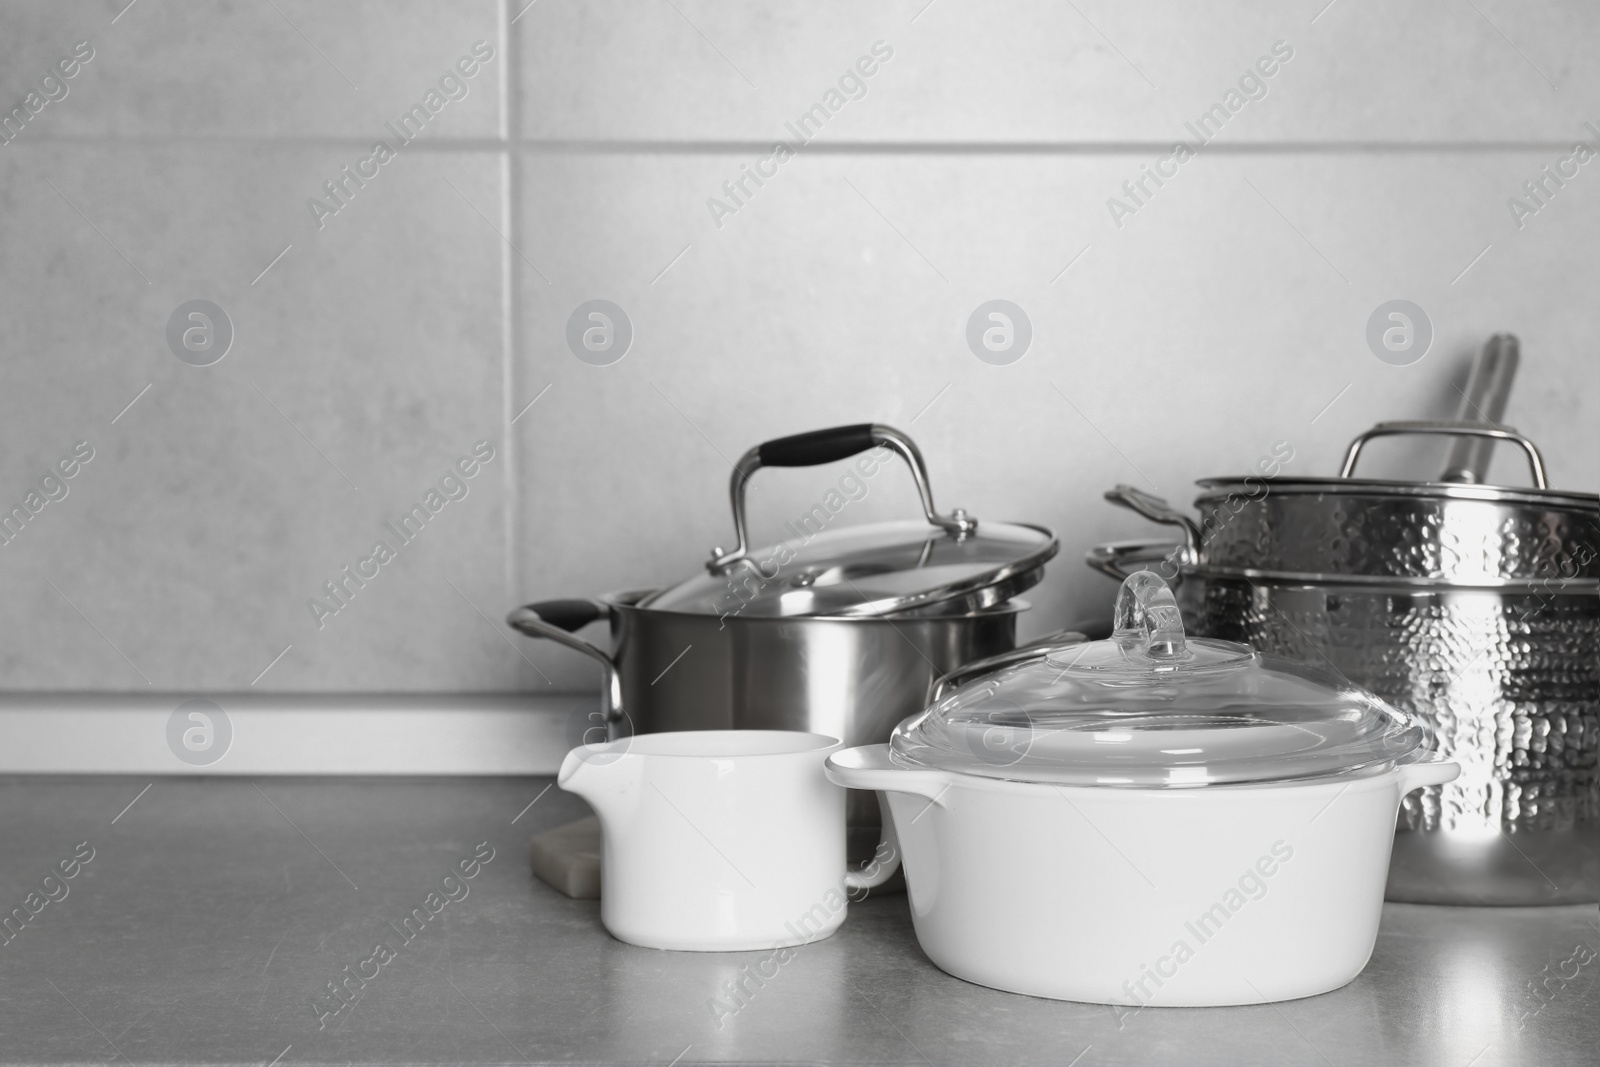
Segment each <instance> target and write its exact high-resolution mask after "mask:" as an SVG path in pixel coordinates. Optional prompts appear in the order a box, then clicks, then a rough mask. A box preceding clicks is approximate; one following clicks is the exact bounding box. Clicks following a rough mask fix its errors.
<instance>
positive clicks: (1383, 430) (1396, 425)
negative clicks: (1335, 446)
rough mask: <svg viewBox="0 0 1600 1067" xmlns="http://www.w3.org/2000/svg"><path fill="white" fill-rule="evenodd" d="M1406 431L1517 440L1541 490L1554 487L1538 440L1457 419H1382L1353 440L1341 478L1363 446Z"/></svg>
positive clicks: (1347, 473)
mask: <svg viewBox="0 0 1600 1067" xmlns="http://www.w3.org/2000/svg"><path fill="white" fill-rule="evenodd" d="M1406 434H1424V435H1430V434H1431V435H1435V436H1443V437H1487V438H1490V439H1492V440H1495V441H1514V442H1516V443H1517V444H1518V445H1521V446H1522V451H1523V452H1525V453H1527V455H1528V466H1529V468H1530V469H1531V470H1532V471H1533V484H1534V487H1535V488H1538V489H1548V488H1550V486H1549V485H1548V484H1547V483H1546V481H1545V474H1544V457H1543V456H1541V455H1540V454H1539V449H1538V447H1537V446H1535V445H1534V443H1533V442H1532V441H1530V440H1528V439H1527V438H1526V437H1524V436H1522V435H1521V434H1520V433H1518V432H1517V431H1515V430H1510V429H1497V428H1496V427H1493V426H1487V425H1485V424H1483V423H1481V422H1457V421H1450V420H1443V419H1441V420H1437V421H1422V422H1380V423H1378V425H1376V426H1374V427H1373V428H1372V429H1370V430H1368V431H1367V432H1366V433H1363V434H1361V435H1360V436H1359V437H1357V438H1356V439H1355V440H1354V441H1351V442H1350V450H1349V451H1348V452H1346V453H1345V456H1344V467H1343V468H1342V469H1340V471H1339V477H1341V478H1349V477H1351V476H1353V475H1354V474H1355V470H1356V459H1357V457H1359V456H1360V455H1361V449H1362V446H1364V445H1365V444H1366V443H1367V442H1368V441H1370V440H1372V439H1373V438H1375V437H1395V436H1401V435H1406Z"/></svg>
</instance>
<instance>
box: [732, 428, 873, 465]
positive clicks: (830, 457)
mask: <svg viewBox="0 0 1600 1067" xmlns="http://www.w3.org/2000/svg"><path fill="white" fill-rule="evenodd" d="M877 443H878V442H877V441H875V440H873V437H872V423H870V422H858V423H856V424H855V425H854V426H834V427H832V428H831V429H827V430H811V431H809V432H807V433H797V434H795V435H794V436H792V437H779V438H776V439H774V440H771V441H764V442H762V443H761V444H759V445H757V446H756V456H757V458H759V459H760V460H761V465H762V466H763V467H815V466H818V465H819V464H822V463H833V462H834V461H836V460H841V459H848V458H849V457H850V456H853V455H856V454H857V453H858V452H865V451H866V450H867V449H869V448H872V447H873V446H874V445H876V444H877Z"/></svg>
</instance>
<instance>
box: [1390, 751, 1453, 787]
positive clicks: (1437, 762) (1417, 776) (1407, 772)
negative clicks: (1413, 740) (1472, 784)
mask: <svg viewBox="0 0 1600 1067" xmlns="http://www.w3.org/2000/svg"><path fill="white" fill-rule="evenodd" d="M1459 777H1461V764H1459V763H1457V762H1455V761H1454V760H1447V759H1441V758H1440V757H1438V756H1436V755H1429V756H1427V757H1425V758H1423V759H1420V760H1418V761H1417V762H1415V763H1406V764H1402V765H1401V766H1400V795H1401V796H1405V795H1406V794H1407V793H1409V792H1411V791H1412V790H1413V789H1421V788H1422V787H1423V786H1425V785H1444V784H1445V783H1446V782H1453V781H1455V780H1456V779H1457V778H1459Z"/></svg>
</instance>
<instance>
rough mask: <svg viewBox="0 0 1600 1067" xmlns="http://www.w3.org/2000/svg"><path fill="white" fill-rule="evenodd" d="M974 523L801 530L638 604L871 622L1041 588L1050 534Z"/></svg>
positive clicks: (1052, 545)
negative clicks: (879, 617) (869, 618)
mask: <svg viewBox="0 0 1600 1067" xmlns="http://www.w3.org/2000/svg"><path fill="white" fill-rule="evenodd" d="M963 517H964V516H963ZM968 522H969V524H970V525H969V528H967V529H949V528H946V527H943V526H936V525H933V524H932V523H929V522H923V521H918V520H905V521H900V522H881V523H873V524H871V525H867V526H855V527H848V528H843V529H838V530H825V531H822V532H820V533H815V534H811V533H809V531H801V532H800V533H797V534H796V536H794V537H793V538H791V539H790V540H787V541H780V542H778V543H777V544H775V545H768V546H767V547H765V548H758V549H755V550H753V551H750V552H747V553H744V554H742V555H740V556H739V557H738V558H735V559H730V560H728V561H726V562H721V561H714V562H713V565H712V566H710V567H709V568H708V569H707V571H706V572H704V573H701V574H698V575H695V576H694V577H692V578H690V579H688V580H687V581H684V582H681V583H679V584H678V585H675V586H672V587H670V588H668V589H664V590H662V591H661V592H659V593H657V594H655V595H654V596H652V597H650V598H649V599H648V600H647V601H645V602H644V603H642V604H641V605H640V606H641V607H649V608H655V609H659V610H665V611H685V612H694V613H697V614H711V615H736V616H741V617H746V618H749V617H762V616H766V617H790V616H798V615H832V616H860V615H867V616H871V615H885V614H890V613H898V612H906V611H911V610H914V609H917V608H922V607H931V606H933V605H936V604H942V603H945V602H948V601H953V600H956V599H958V598H962V597H972V598H973V602H972V603H970V604H968V605H967V608H968V609H973V608H977V607H986V606H988V605H991V604H998V603H1000V602H1001V601H1004V600H1009V599H1010V598H1011V597H1013V596H1015V595H1017V594H1018V593H1020V592H1022V591H1023V590H1024V589H1027V588H1029V587H1030V586H1032V585H1034V584H1036V583H1037V582H1038V581H1039V579H1040V578H1041V577H1042V576H1043V573H1044V570H1043V568H1044V564H1045V561H1046V560H1048V559H1049V558H1050V557H1051V556H1053V555H1055V553H1056V547H1057V541H1056V537H1055V535H1054V534H1053V533H1051V532H1050V531H1049V530H1047V529H1045V528H1043V527H1040V526H1030V525H1026V524H1023V523H1007V522H989V521H987V520H985V521H983V522H977V521H975V520H968Z"/></svg>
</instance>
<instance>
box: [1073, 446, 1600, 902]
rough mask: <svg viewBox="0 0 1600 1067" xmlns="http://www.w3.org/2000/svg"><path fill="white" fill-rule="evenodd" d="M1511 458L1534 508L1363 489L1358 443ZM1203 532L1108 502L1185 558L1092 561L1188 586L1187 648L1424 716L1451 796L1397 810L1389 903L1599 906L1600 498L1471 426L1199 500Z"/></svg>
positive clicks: (1132, 497)
mask: <svg viewBox="0 0 1600 1067" xmlns="http://www.w3.org/2000/svg"><path fill="white" fill-rule="evenodd" d="M1418 433H1420V434H1439V435H1450V436H1461V435H1468V436H1472V437H1476V438H1480V439H1487V440H1489V441H1491V442H1492V441H1502V442H1509V443H1513V444H1516V445H1518V446H1519V447H1521V448H1522V450H1523V452H1524V453H1525V454H1526V456H1527V458H1528V462H1529V466H1530V470H1531V474H1532V481H1533V483H1534V484H1533V487H1532V488H1512V487H1506V486H1489V485H1480V484H1468V483H1454V482H1443V481H1441V482H1401V481H1379V480H1373V479H1360V478H1357V477H1356V476H1355V468H1356V462H1357V459H1358V457H1359V456H1360V454H1361V451H1362V448H1363V446H1364V445H1365V444H1366V442H1367V441H1369V440H1371V439H1372V438H1374V437H1381V436H1388V435H1393V434H1418ZM1199 484H1200V486H1201V487H1202V489H1203V492H1201V494H1200V496H1199V497H1198V498H1197V499H1196V501H1195V505H1196V507H1197V508H1198V509H1199V511H1200V513H1201V515H1202V516H1203V518H1202V519H1201V521H1199V522H1196V521H1195V520H1194V519H1192V518H1190V517H1189V516H1187V515H1185V514H1182V513H1180V512H1176V511H1174V510H1173V509H1171V508H1169V507H1167V506H1166V504H1165V503H1164V502H1162V501H1160V500H1158V499H1156V498H1154V497H1150V496H1148V495H1146V494H1143V493H1140V492H1139V491H1138V490H1135V489H1132V488H1131V487H1127V486H1121V487H1118V488H1117V489H1115V490H1113V491H1111V492H1109V493H1107V494H1106V496H1107V498H1108V499H1110V500H1112V501H1114V502H1116V503H1119V504H1122V505H1123V506H1126V507H1130V508H1132V509H1133V510H1135V511H1138V512H1140V513H1141V514H1143V515H1145V516H1146V517H1147V518H1151V519H1154V520H1155V521H1158V522H1164V523H1170V524H1173V525H1177V526H1179V527H1180V528H1181V529H1182V530H1183V535H1184V536H1183V540H1182V541H1181V542H1176V543H1174V542H1170V541H1169V542H1156V541H1139V542H1120V543H1117V544H1113V545H1102V546H1099V547H1097V548H1095V549H1093V550H1091V552H1090V553H1089V560H1088V561H1089V563H1090V565H1091V566H1093V567H1095V568H1096V569H1099V570H1102V571H1104V572H1105V573H1107V574H1110V575H1112V576H1114V577H1117V576H1121V575H1123V574H1124V573H1125V572H1126V571H1127V570H1128V569H1129V568H1130V567H1132V566H1134V565H1136V564H1139V563H1154V564H1155V565H1156V567H1157V569H1158V570H1165V571H1169V572H1171V574H1172V576H1174V577H1181V578H1182V580H1183V587H1182V590H1181V600H1182V602H1183V604H1184V609H1185V615H1186V617H1187V619H1188V620H1190V621H1192V622H1193V624H1194V625H1195V627H1196V629H1197V630H1198V632H1200V633H1204V634H1207V635H1209V636H1212V637H1219V638H1223V639H1225V640H1235V641H1245V642H1248V643H1249V644H1251V645H1254V646H1255V647H1256V648H1258V649H1260V650H1261V651H1263V652H1272V653H1277V654H1280V655H1285V656H1293V657H1299V658H1302V659H1308V660H1317V659H1322V660H1326V661H1327V662H1329V663H1331V664H1332V665H1333V666H1335V667H1336V668H1337V669H1338V670H1339V671H1341V672H1343V673H1344V675H1345V676H1346V677H1348V678H1349V679H1351V680H1352V681H1353V682H1355V683H1356V684H1357V685H1359V686H1362V687H1364V688H1366V689H1369V690H1371V691H1373V692H1375V693H1377V694H1378V695H1379V696H1381V697H1383V698H1384V699H1385V700H1388V701H1389V702H1391V703H1393V704H1395V705H1397V706H1399V707H1401V708H1404V709H1406V710H1408V711H1411V712H1414V713H1416V714H1418V715H1420V716H1422V717H1423V718H1424V719H1425V720H1426V721H1427V722H1428V723H1429V724H1430V725H1431V727H1432V729H1433V731H1434V735H1435V738H1434V747H1435V749H1436V750H1437V751H1438V752H1439V753H1441V754H1442V755H1443V756H1445V757H1447V758H1450V759H1454V760H1456V761H1458V762H1459V763H1460V764H1461V766H1462V773H1461V777H1460V778H1459V779H1457V780H1456V781H1455V782H1452V783H1450V784H1448V785H1444V786H1433V787H1429V788H1428V789H1426V790H1424V791H1422V792H1419V793H1413V794H1411V795H1410V796H1409V797H1407V799H1406V801H1405V804H1404V806H1403V808H1402V810H1401V815H1400V824H1399V829H1400V831H1401V832H1400V833H1399V834H1398V835H1397V836H1396V838H1395V846H1394V862H1393V864H1392V866H1391V868H1390V875H1389V887H1388V894H1389V898H1390V899H1391V900H1408V901H1417V902H1428V903H1458V904H1558V903H1580V902H1591V901H1594V900H1596V899H1600V769H1597V761H1600V559H1597V554H1600V497H1597V496H1596V495H1594V494H1588V493H1567V492H1560V491H1556V490H1551V489H1549V488H1547V487H1546V485H1545V476H1544V466H1543V461H1542V458H1541V456H1540V454H1539V451H1538V449H1537V448H1536V447H1535V446H1534V445H1533V443H1532V442H1531V441H1529V440H1527V439H1526V438H1525V437H1523V436H1521V435H1520V434H1517V433H1516V432H1515V431H1511V430H1506V429H1500V428H1493V427H1488V426H1485V425H1482V424H1477V423H1462V422H1426V423H1415V422H1410V423H1384V424H1379V425H1378V426H1376V427H1374V428H1373V429H1372V430H1369V431H1367V432H1366V433H1364V434H1362V435H1361V436H1359V437H1358V438H1356V440H1355V441H1354V442H1352V444H1351V446H1350V448H1349V450H1348V453H1347V455H1346V458H1345V463H1344V469H1343V471H1342V472H1341V475H1340V477H1338V478H1297V479H1291V478H1277V479H1261V478H1259V477H1258V478H1254V479H1239V478H1214V479H1206V480H1203V481H1201V482H1200V483H1199Z"/></svg>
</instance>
